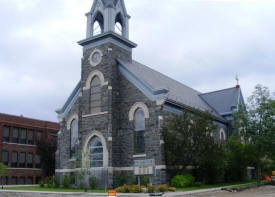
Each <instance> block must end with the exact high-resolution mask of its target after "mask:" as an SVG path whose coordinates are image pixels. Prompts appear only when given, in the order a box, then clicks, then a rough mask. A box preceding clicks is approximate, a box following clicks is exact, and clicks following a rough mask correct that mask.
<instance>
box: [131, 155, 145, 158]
mask: <svg viewBox="0 0 275 197" xmlns="http://www.w3.org/2000/svg"><path fill="white" fill-rule="evenodd" d="M146 156H147V155H146V154H140V155H133V158H140V157H146Z"/></svg>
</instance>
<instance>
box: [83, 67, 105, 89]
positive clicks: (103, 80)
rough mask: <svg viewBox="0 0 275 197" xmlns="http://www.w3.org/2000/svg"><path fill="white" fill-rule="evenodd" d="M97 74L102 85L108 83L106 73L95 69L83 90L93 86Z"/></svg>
mask: <svg viewBox="0 0 275 197" xmlns="http://www.w3.org/2000/svg"><path fill="white" fill-rule="evenodd" d="M95 76H98V78H99V80H100V84H101V86H104V85H108V81H105V79H104V75H103V74H102V72H100V71H99V70H94V71H93V72H91V73H90V74H89V76H88V78H87V80H86V85H85V87H84V88H83V90H89V89H90V88H91V81H92V79H93V78H94V77H95Z"/></svg>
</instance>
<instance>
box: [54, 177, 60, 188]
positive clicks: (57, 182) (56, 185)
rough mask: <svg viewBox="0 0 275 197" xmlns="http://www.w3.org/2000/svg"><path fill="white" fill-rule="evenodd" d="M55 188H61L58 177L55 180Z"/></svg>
mask: <svg viewBox="0 0 275 197" xmlns="http://www.w3.org/2000/svg"><path fill="white" fill-rule="evenodd" d="M53 187H54V188H59V187H60V183H59V179H58V178H57V177H54V178H53Z"/></svg>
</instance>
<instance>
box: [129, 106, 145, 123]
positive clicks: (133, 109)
mask: <svg viewBox="0 0 275 197" xmlns="http://www.w3.org/2000/svg"><path fill="white" fill-rule="evenodd" d="M138 108H141V109H142V110H143V112H144V116H145V118H149V110H148V107H147V106H146V105H145V104H144V103H142V102H137V103H135V104H134V105H133V106H132V107H131V109H130V111H129V120H130V121H133V120H134V114H135V112H136V110H137V109H138Z"/></svg>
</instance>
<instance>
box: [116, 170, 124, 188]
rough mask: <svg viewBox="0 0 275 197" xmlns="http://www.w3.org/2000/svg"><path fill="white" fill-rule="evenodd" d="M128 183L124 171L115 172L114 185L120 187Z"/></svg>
mask: <svg viewBox="0 0 275 197" xmlns="http://www.w3.org/2000/svg"><path fill="white" fill-rule="evenodd" d="M126 183H127V179H126V176H125V175H124V174H123V173H115V174H114V187H115V188H118V187H121V186H123V185H125V184H126Z"/></svg>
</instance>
